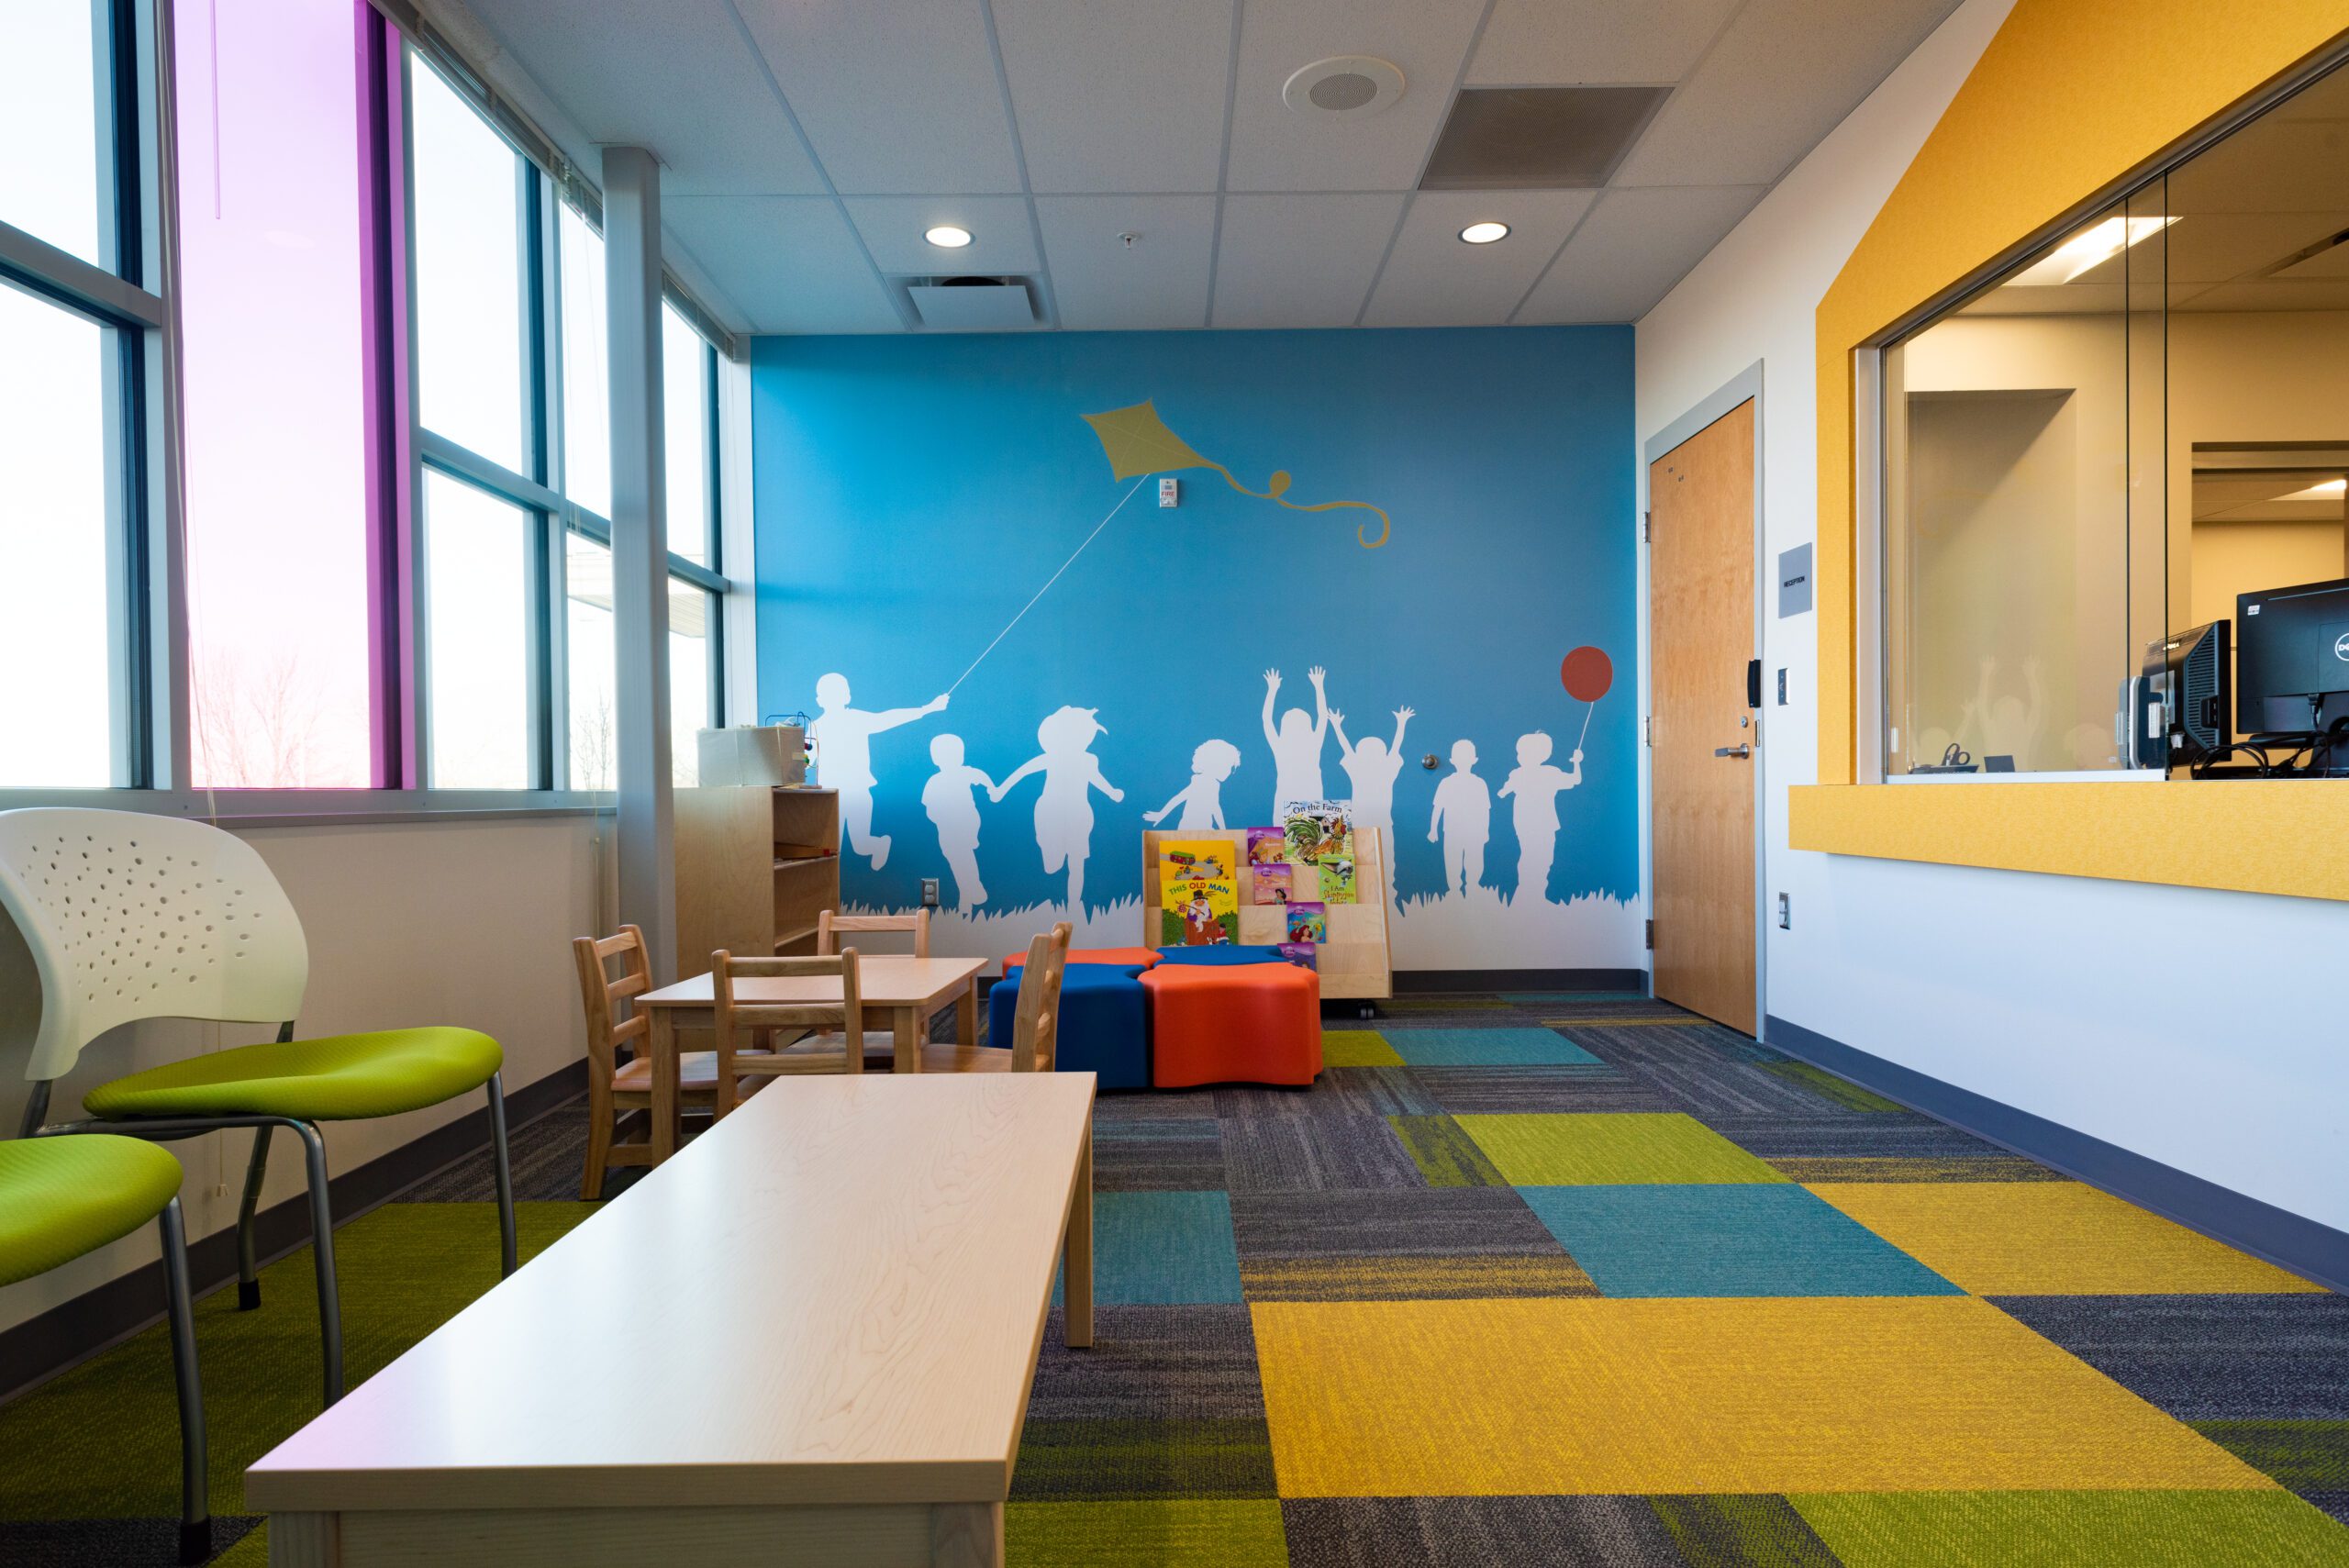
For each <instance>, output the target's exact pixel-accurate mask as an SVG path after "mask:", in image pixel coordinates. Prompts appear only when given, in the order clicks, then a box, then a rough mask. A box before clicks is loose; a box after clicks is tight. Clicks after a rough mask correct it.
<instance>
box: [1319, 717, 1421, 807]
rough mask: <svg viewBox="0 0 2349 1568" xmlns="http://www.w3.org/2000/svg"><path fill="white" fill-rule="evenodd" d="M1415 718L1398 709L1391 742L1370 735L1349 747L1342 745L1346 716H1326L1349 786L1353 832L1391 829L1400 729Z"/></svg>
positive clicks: (1400, 768)
mask: <svg viewBox="0 0 2349 1568" xmlns="http://www.w3.org/2000/svg"><path fill="white" fill-rule="evenodd" d="M1416 717H1419V710H1418V709H1416V708H1408V707H1398V708H1397V709H1396V710H1395V739H1394V740H1391V741H1387V740H1380V739H1379V738H1378V737H1377V736H1375V735H1372V736H1368V737H1365V738H1364V740H1363V743H1362V744H1361V745H1359V746H1353V745H1349V744H1348V743H1347V741H1346V716H1345V715H1344V714H1342V713H1338V712H1334V711H1333V712H1331V714H1330V733H1332V734H1334V735H1335V736H1337V738H1338V765H1339V766H1340V767H1341V768H1343V769H1345V771H1346V780H1347V782H1348V783H1349V784H1353V819H1354V826H1355V827H1356V828H1389V829H1392V828H1394V826H1395V780H1396V778H1397V776H1398V775H1400V774H1401V773H1402V772H1403V728H1404V726H1406V725H1408V724H1409V723H1410V722H1411V720H1412V719H1414V718H1416Z"/></svg>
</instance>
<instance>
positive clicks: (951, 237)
mask: <svg viewBox="0 0 2349 1568" xmlns="http://www.w3.org/2000/svg"><path fill="white" fill-rule="evenodd" d="M922 238H923V239H927V240H929V241H930V243H931V244H932V245H935V246H937V247H938V248H939V249H941V250H961V249H962V248H963V246H965V245H968V244H969V243H970V242H971V231H970V230H969V229H967V228H956V227H955V226H954V225H953V224H951V223H941V224H940V225H939V226H938V227H937V228H933V229H931V230H930V232H929V233H927V234H925V235H923V236H922Z"/></svg>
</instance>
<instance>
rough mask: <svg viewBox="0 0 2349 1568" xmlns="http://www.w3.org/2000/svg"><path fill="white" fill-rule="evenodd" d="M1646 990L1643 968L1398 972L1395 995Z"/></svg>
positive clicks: (1403, 970) (1408, 970)
mask: <svg viewBox="0 0 2349 1568" xmlns="http://www.w3.org/2000/svg"><path fill="white" fill-rule="evenodd" d="M1647 988H1648V972H1647V971H1646V970H1644V969H1398V970H1397V971H1396V972H1395V994H1396V995H1398V996H1418V995H1426V994H1428V993H1429V992H1433V991H1638V992H1641V993H1642V994H1644V993H1645V992H1646V991H1647Z"/></svg>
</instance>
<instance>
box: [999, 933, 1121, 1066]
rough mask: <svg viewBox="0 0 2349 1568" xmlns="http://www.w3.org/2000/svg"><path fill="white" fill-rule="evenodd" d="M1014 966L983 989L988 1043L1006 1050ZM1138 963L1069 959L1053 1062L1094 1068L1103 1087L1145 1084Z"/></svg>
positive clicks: (1015, 1007)
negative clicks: (1072, 961)
mask: <svg viewBox="0 0 2349 1568" xmlns="http://www.w3.org/2000/svg"><path fill="white" fill-rule="evenodd" d="M1021 973H1023V971H1022V970H1013V971H1012V972H1011V973H1009V974H1008V975H1006V976H1004V978H1003V979H1001V980H999V981H997V982H996V984H995V985H994V987H993V988H992V989H991V990H989V991H988V992H987V1043H988V1044H989V1045H992V1046H998V1047H1000V1048H1002V1049H1004V1050H1006V1051H1008V1050H1009V1049H1011V1030H1012V1018H1013V1016H1014V1015H1015V1014H1017V1013H1018V1012H1019V977H1020V974H1021ZM1052 1065H1053V1067H1054V1068H1055V1069H1056V1070H1057V1071H1060V1072H1063V1073H1098V1074H1100V1080H1101V1081H1100V1087H1102V1088H1104V1089H1147V1088H1149V1087H1150V1006H1149V1003H1148V1000H1147V994H1146V993H1145V992H1144V991H1143V990H1142V988H1141V967H1140V966H1139V965H1126V964H1111V963H1072V964H1070V965H1069V966H1068V967H1067V968H1066V969H1064V970H1063V971H1062V972H1061V1018H1060V1043H1059V1044H1058V1046H1057V1047H1056V1048H1055V1051H1054V1055H1053V1059H1052Z"/></svg>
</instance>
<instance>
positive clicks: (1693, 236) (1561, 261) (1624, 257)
mask: <svg viewBox="0 0 2349 1568" xmlns="http://www.w3.org/2000/svg"><path fill="white" fill-rule="evenodd" d="M1765 189H1766V187H1765V186H1762V185H1740V186H1708V187H1698V188H1687V187H1672V188H1664V189H1656V190H1641V191H1608V192H1605V193H1603V194H1602V195H1600V197H1599V199H1598V206H1595V207H1593V208H1592V209H1591V211H1590V216H1589V217H1586V218H1585V219H1584V220H1583V224H1582V227H1581V228H1578V229H1576V230H1575V237H1574V238H1573V239H1569V240H1568V241H1566V248H1565V249H1564V250H1562V251H1560V252H1559V253H1558V259H1557V261H1555V262H1553V264H1552V265H1551V268H1550V271H1549V273H1548V275H1546V276H1545V277H1543V278H1542V281H1541V282H1540V283H1539V284H1535V285H1534V288H1533V293H1532V295H1531V296H1530V297H1528V298H1527V300H1526V302H1525V306H1524V308H1523V309H1521V310H1520V311H1519V312H1518V313H1517V319H1518V321H1519V322H1520V324H1523V325H1532V324H1536V323H1545V322H1567V321H1637V320H1638V319H1639V318H1640V317H1642V316H1644V315H1645V314H1647V311H1648V307H1649V306H1653V304H1655V302H1656V301H1657V300H1659V299H1662V298H1663V297H1664V295H1666V294H1667V293H1669V292H1671V289H1672V286H1673V285H1674V284H1676V283H1678V282H1679V281H1680V280H1681V279H1682V278H1683V277H1685V276H1687V272H1688V269H1689V268H1691V267H1693V266H1695V265H1696V264H1697V263H1698V261H1702V260H1703V259H1704V256H1705V252H1706V251H1708V250H1711V249H1712V248H1713V247H1714V246H1715V245H1716V244H1718V243H1720V239H1721V237H1722V236H1723V235H1725V234H1727V233H1728V232H1729V231H1730V230H1731V229H1732V228H1736V227H1737V220H1738V219H1739V218H1742V217H1744V216H1745V215H1746V214H1747V213H1748V212H1751V211H1752V210H1753V204H1754V203H1756V202H1758V201H1760V200H1761V199H1762V197H1763V195H1764V193H1765Z"/></svg>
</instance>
